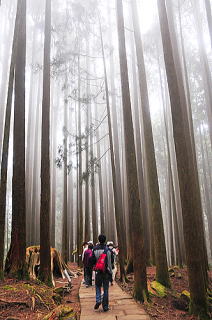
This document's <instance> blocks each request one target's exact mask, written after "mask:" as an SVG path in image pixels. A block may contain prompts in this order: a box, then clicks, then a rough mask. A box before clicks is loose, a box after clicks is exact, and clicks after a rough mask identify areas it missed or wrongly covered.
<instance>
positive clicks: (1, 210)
mask: <svg viewBox="0 0 212 320" xmlns="http://www.w3.org/2000/svg"><path fill="white" fill-rule="evenodd" d="M22 1H23V0H19V2H18V5H17V13H16V21H15V28H14V36H13V46H12V56H11V62H10V71H9V83H8V92H7V104H6V115H5V123H4V136H3V147H2V158H1V180H0V278H2V277H3V262H4V237H5V215H6V194H7V169H8V152H9V136H10V122H11V109H12V96H13V84H14V68H15V62H16V56H17V47H18V37H19V32H20V31H19V28H20V22H21V18H22V17H21V10H22Z"/></svg>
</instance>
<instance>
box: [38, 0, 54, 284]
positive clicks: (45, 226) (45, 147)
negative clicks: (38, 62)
mask: <svg viewBox="0 0 212 320" xmlns="http://www.w3.org/2000/svg"><path fill="white" fill-rule="evenodd" d="M50 55H51V0H46V8H45V40H44V65H43V101H42V132H41V204H40V271H39V278H40V280H41V281H43V282H45V283H46V284H48V285H51V284H52V280H51V252H50V219H49V218H50V159H49V151H50V140H49V133H50Z"/></svg>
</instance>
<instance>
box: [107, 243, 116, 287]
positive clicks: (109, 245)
mask: <svg viewBox="0 0 212 320" xmlns="http://www.w3.org/2000/svg"><path fill="white" fill-rule="evenodd" d="M107 246H108V249H109V250H110V252H111V257H112V259H111V260H112V274H111V277H110V280H109V281H110V283H111V286H112V285H113V281H114V280H115V276H116V271H117V269H115V258H116V254H115V250H114V246H113V241H108V242H107ZM114 270H115V272H114Z"/></svg>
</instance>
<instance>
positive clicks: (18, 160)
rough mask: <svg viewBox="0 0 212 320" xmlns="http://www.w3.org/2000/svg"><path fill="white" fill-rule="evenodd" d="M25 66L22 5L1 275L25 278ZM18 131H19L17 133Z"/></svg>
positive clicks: (23, 6)
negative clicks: (8, 220)
mask: <svg viewBox="0 0 212 320" xmlns="http://www.w3.org/2000/svg"><path fill="white" fill-rule="evenodd" d="M25 65H26V1H25V0H24V1H23V2H22V3H21V24H20V31H19V34H18V46H17V57H16V63H15V100H14V135H13V180H12V232H11V244H10V249H9V252H8V254H7V258H6V263H5V272H6V273H7V274H9V275H11V276H14V277H18V278H21V279H23V278H25V277H26V276H27V268H26V203H25V201H26V198H25ZM20 128H21V129H20Z"/></svg>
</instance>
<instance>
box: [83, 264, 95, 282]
mask: <svg viewBox="0 0 212 320" xmlns="http://www.w3.org/2000/svg"><path fill="white" fill-rule="evenodd" d="M92 271H93V269H92V267H85V268H84V273H85V276H84V278H85V284H86V285H87V286H92Z"/></svg>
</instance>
